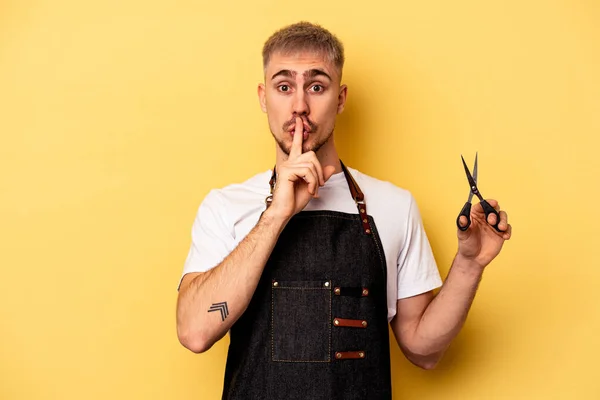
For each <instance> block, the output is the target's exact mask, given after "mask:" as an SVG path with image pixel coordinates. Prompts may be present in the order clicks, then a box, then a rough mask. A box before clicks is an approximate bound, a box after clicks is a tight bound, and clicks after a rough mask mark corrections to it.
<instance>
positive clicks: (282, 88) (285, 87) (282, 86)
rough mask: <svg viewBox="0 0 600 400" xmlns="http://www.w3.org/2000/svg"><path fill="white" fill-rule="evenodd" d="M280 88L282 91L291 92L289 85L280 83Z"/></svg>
mask: <svg viewBox="0 0 600 400" xmlns="http://www.w3.org/2000/svg"><path fill="white" fill-rule="evenodd" d="M279 90H281V91H282V92H289V90H290V87H289V86H288V85H280V86H279Z"/></svg>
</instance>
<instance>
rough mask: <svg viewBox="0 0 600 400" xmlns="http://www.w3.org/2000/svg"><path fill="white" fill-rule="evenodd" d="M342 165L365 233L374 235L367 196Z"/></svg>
mask: <svg viewBox="0 0 600 400" xmlns="http://www.w3.org/2000/svg"><path fill="white" fill-rule="evenodd" d="M340 164H341V165H342V170H343V171H344V176H345V177H346V181H347V182H348V187H349V188H350V193H351V194H352V198H353V199H354V202H355V203H356V206H357V207H358V215H359V216H360V222H361V223H362V227H363V231H364V232H365V233H366V234H367V235H370V234H371V233H372V230H371V225H369V215H368V214H367V204H366V203H365V195H364V194H363V192H362V190H360V187H359V186H358V183H356V181H355V180H354V178H353V177H352V175H350V172H349V171H348V169H347V168H346V166H345V165H344V163H343V162H342V160H340Z"/></svg>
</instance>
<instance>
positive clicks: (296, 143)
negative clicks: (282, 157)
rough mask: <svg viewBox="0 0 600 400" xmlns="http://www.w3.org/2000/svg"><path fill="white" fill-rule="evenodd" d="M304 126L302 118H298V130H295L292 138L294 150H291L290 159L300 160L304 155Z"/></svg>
mask: <svg viewBox="0 0 600 400" xmlns="http://www.w3.org/2000/svg"><path fill="white" fill-rule="evenodd" d="M303 130H304V125H303V124H302V118H299V117H296V128H295V130H294V136H293V138H292V149H291V150H290V158H298V157H300V156H301V155H302V139H303V137H302V135H303Z"/></svg>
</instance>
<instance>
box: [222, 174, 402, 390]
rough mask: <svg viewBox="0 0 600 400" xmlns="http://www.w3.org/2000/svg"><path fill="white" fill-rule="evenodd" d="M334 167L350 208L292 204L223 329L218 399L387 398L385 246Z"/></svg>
mask: <svg viewBox="0 0 600 400" xmlns="http://www.w3.org/2000/svg"><path fill="white" fill-rule="evenodd" d="M342 169H343V171H344V174H345V176H346V180H347V182H348V186H349V189H350V194H351V195H352V197H353V198H354V200H355V202H356V204H357V207H358V210H359V213H358V214H348V213H342V212H336V211H302V212H300V213H298V214H296V215H295V216H294V217H292V219H291V220H290V221H289V223H288V224H287V225H286V227H285V229H284V230H283V232H282V233H281V235H280V237H279V239H278V241H277V244H276V245H275V248H274V249H273V252H272V253H271V256H270V258H269V260H268V262H267V264H266V265H265V269H264V271H263V274H262V276H261V279H260V281H259V284H258V286H257V288H256V291H255V293H254V295H253V297H252V300H251V301H250V304H249V306H248V308H247V310H246V311H245V312H244V314H243V315H242V316H241V317H240V318H239V319H238V321H236V323H235V324H234V325H233V326H232V328H231V330H230V345H229V351H228V356H227V365H226V369H225V381H224V390H223V397H222V398H223V399H227V400H233V399H235V400H237V399H244V400H254V399H261V400H271V399H286V400H294V399H302V400H307V399H310V400H316V399H327V400H330V399H340V400H342V399H343V400H352V399H391V397H392V393H391V377H390V350H389V331H388V321H387V294H386V287H387V284H386V278H387V277H386V262H385V255H384V252H383V248H382V246H381V241H380V239H379V235H378V233H377V229H376V226H375V222H374V220H373V218H372V217H371V216H369V215H368V214H367V211H366V204H365V203H364V195H363V193H362V192H361V190H360V188H359V187H358V185H357V184H356V182H355V181H354V179H353V178H352V176H351V175H350V173H349V171H348V170H347V168H346V167H345V166H344V164H343V163H342ZM274 171H275V169H274ZM274 181H275V172H273V177H272V178H271V191H272V190H273V186H274ZM269 200H270V199H268V200H267V205H268V204H270V203H269Z"/></svg>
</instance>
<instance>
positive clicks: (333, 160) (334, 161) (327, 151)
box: [275, 134, 342, 174]
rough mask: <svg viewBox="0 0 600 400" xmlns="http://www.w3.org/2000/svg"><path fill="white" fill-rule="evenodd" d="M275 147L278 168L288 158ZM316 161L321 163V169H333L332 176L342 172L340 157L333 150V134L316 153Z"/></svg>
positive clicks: (335, 150) (334, 149)
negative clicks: (329, 167)
mask: <svg viewBox="0 0 600 400" xmlns="http://www.w3.org/2000/svg"><path fill="white" fill-rule="evenodd" d="M275 147H276V153H277V154H276V165H277V166H279V165H280V164H281V163H283V162H285V161H287V159H288V158H289V156H288V155H287V154H285V153H284V152H283V151H281V149H280V148H279V146H278V145H277V144H275ZM316 155H317V159H318V160H319V162H320V163H321V167H322V168H325V167H327V166H329V165H331V166H333V167H334V168H335V172H334V174H337V173H338V172H342V164H341V163H340V157H339V155H338V152H337V149H336V148H335V144H334V140H333V134H332V135H331V137H330V138H329V140H328V141H327V142H325V143H324V144H323V146H321V148H320V149H319V150H318V151H317V152H316Z"/></svg>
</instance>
